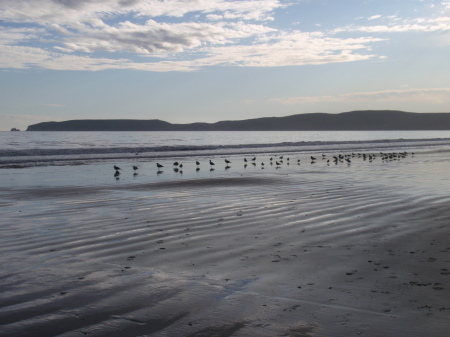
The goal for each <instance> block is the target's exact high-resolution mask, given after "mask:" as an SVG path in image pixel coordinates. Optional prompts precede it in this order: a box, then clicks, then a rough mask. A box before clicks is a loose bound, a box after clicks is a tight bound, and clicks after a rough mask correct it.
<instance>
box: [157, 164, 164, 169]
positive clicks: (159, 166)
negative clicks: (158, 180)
mask: <svg viewBox="0 0 450 337" xmlns="http://www.w3.org/2000/svg"><path fill="white" fill-rule="evenodd" d="M156 166H157V167H158V168H161V167H164V166H162V165H161V164H160V163H156Z"/></svg>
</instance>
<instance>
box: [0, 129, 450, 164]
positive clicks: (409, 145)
mask: <svg viewBox="0 0 450 337" xmlns="http://www.w3.org/2000/svg"><path fill="white" fill-rule="evenodd" d="M410 149H414V150H415V151H427V150H433V149H434V150H436V149H450V131H306V132H305V131H270V132H266V131H265V132H0V168H24V167H33V166H55V165H57V166H60V165H80V164H90V163H98V162H107V161H117V162H120V161H125V160H129V159H130V158H133V159H138V158H139V160H141V161H151V160H153V159H155V160H156V159H159V160H161V159H165V158H185V157H199V158H202V157H208V158H214V156H233V155H240V154H243V155H245V154H248V155H251V154H262V153H265V154H272V153H273V154H282V153H298V154H307V153H326V152H328V153H331V152H333V153H335V152H347V153H348V152H357V151H358V152H379V151H384V152H388V151H408V150H410Z"/></svg>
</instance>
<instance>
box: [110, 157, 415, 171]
mask: <svg viewBox="0 0 450 337" xmlns="http://www.w3.org/2000/svg"><path fill="white" fill-rule="evenodd" d="M408 155H411V156H414V152H411V153H408V152H406V151H405V152H389V153H385V152H379V153H376V154H375V153H370V154H366V153H351V154H338V155H333V156H327V155H326V154H322V156H321V160H322V161H325V163H326V164H327V165H330V163H334V164H336V165H337V164H339V163H344V164H347V165H350V164H351V163H352V159H353V158H362V159H363V160H366V161H369V162H372V161H373V160H375V159H377V158H380V159H381V160H382V161H392V160H401V159H403V158H406V157H407V156H408ZM284 161H285V162H286V164H287V165H289V164H290V158H289V157H286V156H272V157H270V159H269V160H268V165H271V166H274V165H275V167H276V168H279V167H281V165H282V164H283V163H284ZM300 162H301V160H300V159H297V165H300ZM316 162H317V158H316V157H314V156H311V164H315V163H316ZM249 163H250V164H251V165H253V166H256V157H253V158H251V159H247V158H244V168H246V167H247V165H248V164H249ZM195 164H196V171H200V162H199V161H198V160H197V161H196V162H195ZM225 164H226V166H225V169H229V168H231V166H230V164H231V161H230V160H228V159H225ZM260 164H261V168H262V169H264V167H265V164H264V162H263V161H261V163H260ZM215 165H216V164H215V163H214V162H213V161H212V160H211V159H210V160H209V166H210V170H211V171H213V170H214V167H215ZM156 167H157V168H158V173H162V172H163V171H162V169H163V168H164V165H162V164H160V163H156ZM172 167H173V170H174V171H175V172H179V173H183V163H179V162H177V161H176V162H174V163H173V164H172ZM138 169H139V167H138V166H136V165H133V170H134V172H135V173H134V174H135V175H137V172H136V171H137V170H138ZM114 170H115V173H114V176H115V177H118V176H119V175H120V170H121V168H120V167H119V166H117V165H114Z"/></svg>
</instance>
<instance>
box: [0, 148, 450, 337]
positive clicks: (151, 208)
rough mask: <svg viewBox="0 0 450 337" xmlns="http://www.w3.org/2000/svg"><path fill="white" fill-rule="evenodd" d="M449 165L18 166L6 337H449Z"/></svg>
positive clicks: (8, 189)
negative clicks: (119, 169) (181, 169)
mask: <svg viewBox="0 0 450 337" xmlns="http://www.w3.org/2000/svg"><path fill="white" fill-rule="evenodd" d="M291 160H292V159H291ZM302 160H303V159H302ZM449 163H450V156H448V153H447V152H445V153H443V154H439V153H435V152H433V153H424V154H418V155H416V156H415V157H414V158H412V157H408V158H406V159H404V160H401V161H396V162H390V163H382V162H381V161H380V162H375V161H374V162H373V163H368V162H364V161H362V160H360V161H356V160H354V162H352V164H351V165H348V166H347V165H336V166H333V165H331V166H327V165H326V164H325V163H323V162H322V161H319V160H318V163H317V164H314V165H312V164H310V163H309V162H307V163H304V164H303V163H302V164H301V165H300V166H297V165H294V163H292V164H291V165H290V166H287V165H286V162H285V163H284V165H283V166H282V167H281V168H280V169H275V168H273V169H271V168H269V167H268V168H266V169H261V168H260V167H259V165H258V166H257V167H255V168H251V167H250V168H247V169H244V168H243V167H241V164H240V163H239V164H232V168H231V169H230V170H225V169H224V168H223V167H222V166H220V168H216V170H215V171H208V170H207V168H206V167H203V166H202V170H201V171H200V172H199V173H198V174H197V173H196V172H195V171H193V167H189V170H185V173H184V174H183V175H182V176H181V175H180V174H179V173H178V174H176V173H175V172H172V167H168V169H167V170H166V171H165V172H164V173H163V174H160V175H157V174H156V172H154V171H155V170H154V169H153V170H151V171H150V170H144V167H142V168H140V169H139V175H138V176H136V177H132V176H131V169H127V171H126V172H127V173H130V174H127V173H125V172H123V173H122V174H121V176H120V178H119V180H118V181H116V180H115V179H114V177H113V176H112V173H113V171H112V170H111V168H110V165H109V164H108V165H106V164H102V165H91V166H80V167H67V166H66V167H58V168H48V167H47V168H34V169H27V170H29V171H33V173H34V174H33V176H32V177H30V175H29V172H25V171H23V170H15V173H14V175H6V176H5V177H6V178H10V179H12V180H11V181H10V182H8V184H4V186H3V187H2V189H1V190H0V206H1V208H0V210H1V213H2V218H1V220H0V225H1V227H2V231H3V235H2V237H1V238H0V241H1V242H0V253H1V254H0V261H1V263H2V265H3V266H6V267H5V268H3V269H2V271H1V272H0V286H1V287H2V289H3V291H2V295H1V299H0V324H2V328H1V329H0V336H27V335H29V332H30V331H33V336H51V335H61V336H79V335H83V334H87V335H92V336H106V335H107V336H118V337H121V336H131V335H132V336H137V335H144V334H146V335H150V336H158V337H159V336H181V337H182V336H189V337H191V336H215V335H217V336H296V337H297V336H298V337H299V336H350V335H360V336H381V335H382V336H392V337H394V336H405V335H408V336H425V335H430V336H431V335H433V336H438V337H439V336H446V335H447V334H448V331H449V329H450V326H449V324H448V322H449V318H450V306H448V304H447V302H448V301H447V298H448V296H447V294H448V291H449V289H450V268H448V265H449V264H448V263H449V262H450V247H449V245H448V242H450V228H449V227H448V223H449V220H450V213H449V211H448V209H449V207H448V206H449V203H450V197H449V195H448V191H449V190H450V183H449V182H448V179H447V176H448V175H447V174H446V172H447V171H448V164H449ZM216 165H219V164H218V163H216ZM220 165H222V164H220ZM103 169H105V170H106V169H107V170H108V171H106V172H105V170H103ZM191 169H192V170H191ZM12 171H14V170H12ZM128 171H130V172H128ZM191 171H193V172H191ZM141 172H142V173H141ZM89 175H91V176H89ZM26 177H28V178H26ZM25 178H26V179H25ZM8 181H9V180H8ZM19 181H20V182H21V185H20V186H17V184H18V182H19ZM39 186H40V187H39Z"/></svg>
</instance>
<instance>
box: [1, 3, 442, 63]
mask: <svg viewBox="0 0 450 337" xmlns="http://www.w3.org/2000/svg"><path fill="white" fill-rule="evenodd" d="M294 5H296V2H286V1H281V0H241V1H232V0H190V1H185V0H166V1H160V0H119V1H117V0H0V25H1V26H2V29H1V31H0V67H1V68H16V69H27V68H43V69H53V70H86V71H97V70H105V69H136V70H145V71H193V70H198V69H201V68H203V67H208V66H217V65H228V66H230V65H232V66H241V67H279V66H292V65H311V64H325V63H336V62H354V61H361V60H368V59H373V58H377V57H382V55H376V54H374V53H373V46H374V45H375V44H376V43H379V42H382V41H384V40H386V37H384V36H383V37H381V36H370V35H369V36H368V35H367V34H380V33H394V32H411V31H426V32H433V31H450V18H448V17H445V16H443V17H438V18H433V19H415V20H412V21H404V22H402V23H401V24H399V23H398V20H393V21H392V24H386V25H370V22H372V21H374V22H378V21H379V20H380V19H381V15H379V14H375V15H373V16H371V17H369V20H368V22H369V25H367V26H346V27H341V28H336V29H334V30H332V31H328V32H327V31H312V32H305V31H301V30H292V29H289V30H282V29H280V28H279V26H277V25H274V24H273V22H274V21H275V20H276V14H277V12H278V11H280V10H282V9H283V10H288V9H289V8H290V7H292V6H294ZM447 6H448V4H447ZM18 27H20V28H18ZM275 27H278V28H275ZM342 33H353V36H352V37H348V36H345V37H343V36H342V35H343V34H342ZM356 33H358V34H359V36H357V35H355V34H356Z"/></svg>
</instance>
